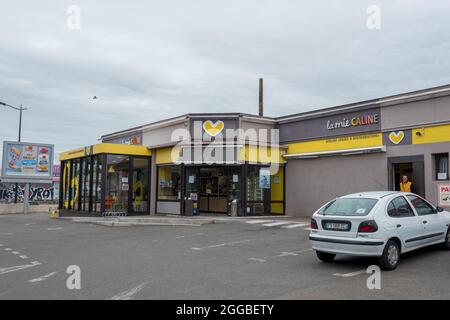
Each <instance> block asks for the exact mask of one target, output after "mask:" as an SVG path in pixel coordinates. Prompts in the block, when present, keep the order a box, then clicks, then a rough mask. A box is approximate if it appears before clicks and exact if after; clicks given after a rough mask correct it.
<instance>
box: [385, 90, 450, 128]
mask: <svg viewBox="0 0 450 320" xmlns="http://www.w3.org/2000/svg"><path fill="white" fill-rule="evenodd" d="M447 121H449V122H450V97H448V96H447V97H440V98H435V99H429V100H423V101H415V102H409V103H404V104H399V105H393V106H384V107H382V108H381V126H382V129H383V130H390V129H396V128H403V127H411V126H417V125H419V126H420V125H423V124H427V123H433V122H447Z"/></svg>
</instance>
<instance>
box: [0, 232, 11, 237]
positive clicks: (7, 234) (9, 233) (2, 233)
mask: <svg viewBox="0 0 450 320" xmlns="http://www.w3.org/2000/svg"><path fill="white" fill-rule="evenodd" d="M13 234H14V233H12V232H0V236H12V235H13Z"/></svg>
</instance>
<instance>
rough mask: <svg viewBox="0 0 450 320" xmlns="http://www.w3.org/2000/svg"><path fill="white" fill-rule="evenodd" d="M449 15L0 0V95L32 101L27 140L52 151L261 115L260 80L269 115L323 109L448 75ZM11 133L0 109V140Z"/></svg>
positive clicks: (362, 4) (260, 5)
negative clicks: (200, 116)
mask: <svg viewBox="0 0 450 320" xmlns="http://www.w3.org/2000/svg"><path fill="white" fill-rule="evenodd" d="M373 4H375V5H377V6H379V8H380V9H381V29H375V30H373V29H372V30H371V29H368V28H367V25H366V22H367V19H368V16H369V15H368V14H367V12H366V10H367V8H368V6H370V5H373ZM70 5H77V6H79V8H80V10H81V15H80V17H81V24H80V26H81V28H80V29H79V30H77V29H75V30H74V29H70V28H68V27H67V20H68V18H70V17H69V14H68V13H67V8H68V7H69V6H70ZM71 17H73V16H71ZM449 17H450V1H448V0H433V1H426V0H423V1H418V0H387V1H378V0H375V1H365V0H352V1H350V0H341V1H332V0H327V1H319V0H314V1H300V0H298V1H297V0H290V1H280V0H276V1H275V0H272V1H267V0H238V1H235V0H226V1H225V0H222V1H217V0H190V1H186V0H184V1H181V0H180V1H171V0H165V1H151V0H150V1H118V0H115V1H112V0H109V1H98V0H86V1H77V0H71V1H65V0H57V1H56V0H55V1H20V0H14V1H6V0H1V2H0V39H1V41H0V101H3V102H6V103H9V104H12V105H19V104H21V103H22V104H23V105H24V106H26V107H29V110H27V111H25V113H24V120H23V132H22V140H24V141H30V142H43V143H44V142H45V143H54V144H55V145H56V150H57V152H60V151H63V150H67V149H70V148H75V147H78V146H84V145H89V144H94V143H96V142H97V139H98V138H99V137H100V136H101V135H103V134H106V133H111V132H114V131H117V130H122V129H126V128H130V127H133V126H137V125H141V124H145V123H149V122H152V121H156V120H160V119H164V118H167V117H172V116H176V115H180V114H183V113H187V112H233V111H238V112H246V113H257V110H258V78H259V77H263V78H264V85H265V115H267V116H279V115H285V114H289V113H297V112H302V111H307V110H312V109H317V108H324V107H329V106H334V105H339V104H343V103H349V102H356V101H359V100H366V99H371V98H377V97H381V96H385V95H390V94H395V93H401V92H406V91H412V90H417V89H422V88H427V87H432V86H437V85H443V84H448V83H450V72H449V71H450V59H449V53H450V23H449ZM69 21H73V20H69ZM94 95H96V96H98V99H97V100H93V99H92V97H93V96H94ZM17 131H18V112H15V111H13V110H10V109H7V108H4V107H0V138H1V139H0V140H6V139H7V140H15V139H17ZM0 148H1V147H0Z"/></svg>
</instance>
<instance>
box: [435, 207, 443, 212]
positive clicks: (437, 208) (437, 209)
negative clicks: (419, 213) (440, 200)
mask: <svg viewBox="0 0 450 320" xmlns="http://www.w3.org/2000/svg"><path fill="white" fill-rule="evenodd" d="M436 211H437V212H442V211H444V208H442V207H436Z"/></svg>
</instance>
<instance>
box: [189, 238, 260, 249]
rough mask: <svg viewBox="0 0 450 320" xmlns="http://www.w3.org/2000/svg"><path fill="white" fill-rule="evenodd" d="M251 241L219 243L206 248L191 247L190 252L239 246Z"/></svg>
mask: <svg viewBox="0 0 450 320" xmlns="http://www.w3.org/2000/svg"><path fill="white" fill-rule="evenodd" d="M249 241H252V240H240V241H232V242H225V243H219V244H213V245H210V246H206V247H192V248H191V249H192V250H204V249H211V248H220V247H225V246H233V245H235V244H241V243H246V242H249Z"/></svg>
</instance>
